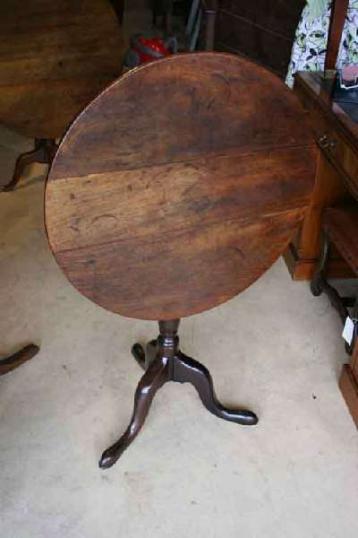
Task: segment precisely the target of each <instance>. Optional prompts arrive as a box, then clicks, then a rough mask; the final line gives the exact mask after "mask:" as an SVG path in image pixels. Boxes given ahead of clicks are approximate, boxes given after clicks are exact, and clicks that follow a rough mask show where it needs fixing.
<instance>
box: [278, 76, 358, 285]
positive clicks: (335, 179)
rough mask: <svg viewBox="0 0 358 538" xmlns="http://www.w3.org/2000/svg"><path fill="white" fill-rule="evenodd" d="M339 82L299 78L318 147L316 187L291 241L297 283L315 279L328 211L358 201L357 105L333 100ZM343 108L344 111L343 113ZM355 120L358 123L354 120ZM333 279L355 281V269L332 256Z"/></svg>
mask: <svg viewBox="0 0 358 538" xmlns="http://www.w3.org/2000/svg"><path fill="white" fill-rule="evenodd" d="M333 83H334V78H332V77H331V78H325V77H324V74H323V73H308V72H305V73H303V72H302V73H298V75H297V76H296V82H295V88H294V89H295V93H296V95H298V96H299V97H300V99H301V102H302V103H303V105H304V107H305V108H306V110H307V111H308V112H309V115H310V120H311V125H312V128H313V131H314V135H315V139H316V142H317V146H318V162H317V173H316V180H315V187H314V191H313V196H312V199H311V203H310V207H309V209H308V212H307V214H306V217H305V219H304V222H303V224H302V227H301V229H300V230H299V232H298V234H297V235H296V237H295V239H294V240H293V241H292V242H291V244H290V246H289V249H288V251H287V252H286V254H285V260H286V263H287V265H288V267H289V270H290V272H291V274H292V276H293V278H294V279H297V280H310V279H311V278H312V276H313V273H314V271H315V267H316V265H317V262H318V259H319V252H320V236H321V229H322V223H321V220H322V212H323V210H324V208H326V207H328V206H332V205H335V204H337V203H339V202H343V201H344V200H346V199H348V198H350V197H351V196H353V197H355V198H357V197H358V123H357V121H358V118H357V117H356V116H355V115H356V114H357V106H356V105H339V104H337V103H335V102H334V101H333V99H332V89H333ZM343 107H344V108H343ZM354 118H355V119H354ZM328 276H330V277H345V276H346V277H350V276H353V273H352V271H351V269H350V268H349V267H348V266H347V264H346V262H344V260H342V257H341V256H338V254H337V253H334V252H333V256H332V258H330V259H329V260H328Z"/></svg>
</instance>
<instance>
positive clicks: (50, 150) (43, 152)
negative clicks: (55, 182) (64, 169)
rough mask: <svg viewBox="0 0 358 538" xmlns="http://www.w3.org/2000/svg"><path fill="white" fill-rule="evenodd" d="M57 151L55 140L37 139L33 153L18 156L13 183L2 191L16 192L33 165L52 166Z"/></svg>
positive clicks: (28, 152)
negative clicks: (15, 189) (26, 171)
mask: <svg viewBox="0 0 358 538" xmlns="http://www.w3.org/2000/svg"><path fill="white" fill-rule="evenodd" d="M56 151H57V144H56V142H55V140H53V139H50V138H35V147H34V149H33V150H31V151H27V152H26V153H22V154H21V155H19V156H18V158H17V160H16V164H15V170H14V174H13V176H12V179H11V181H10V182H9V183H8V184H7V185H5V186H4V187H3V188H2V190H3V191H4V192H9V191H12V190H14V188H15V187H16V185H17V184H18V182H19V181H20V178H21V176H22V174H23V173H24V170H25V168H26V167H27V166H29V165H30V164H32V163H41V164H51V162H52V159H53V158H54V156H55V153H56Z"/></svg>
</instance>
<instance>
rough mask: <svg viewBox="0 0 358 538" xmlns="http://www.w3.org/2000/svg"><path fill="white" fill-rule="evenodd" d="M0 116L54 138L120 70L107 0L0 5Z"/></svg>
mask: <svg viewBox="0 0 358 538" xmlns="http://www.w3.org/2000/svg"><path fill="white" fill-rule="evenodd" d="M0 35H1V42H0V91H1V99H0V121H1V122H2V123H3V124H5V125H7V126H8V127H9V128H11V129H14V130H15V131H18V132H19V133H20V134H22V135H25V136H28V137H30V138H50V139H51V138H52V139H53V138H58V137H61V136H62V134H63V132H64V130H65V128H66V127H67V126H68V124H69V123H70V122H71V121H72V120H73V118H74V117H75V116H76V115H77V114H78V113H79V112H80V111H81V109H82V108H83V107H84V106H85V105H86V104H87V103H88V102H89V101H90V100H91V99H93V98H94V97H95V95H97V93H98V92H99V91H101V90H102V89H103V88H104V87H105V86H107V85H108V83H109V82H111V81H112V80H113V79H115V78H116V77H118V75H119V74H120V72H121V63H122V56H123V52H124V50H123V40H122V37H121V32H120V29H119V25H118V22H117V19H116V17H115V14H114V12H113V10H112V7H111V5H110V3H109V2H108V1H106V0H81V1H80V2H73V1H72V0H61V1H55V2H53V1H52V0H31V1H29V2H24V1H23V0H2V1H1V2H0Z"/></svg>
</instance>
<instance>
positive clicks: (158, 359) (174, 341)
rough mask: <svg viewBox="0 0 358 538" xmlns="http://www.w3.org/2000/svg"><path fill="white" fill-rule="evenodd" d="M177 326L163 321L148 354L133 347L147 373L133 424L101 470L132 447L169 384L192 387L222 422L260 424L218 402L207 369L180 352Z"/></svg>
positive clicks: (107, 453) (102, 461)
mask: <svg viewBox="0 0 358 538" xmlns="http://www.w3.org/2000/svg"><path fill="white" fill-rule="evenodd" d="M178 326H179V320H171V321H161V322H159V328H160V334H159V336H158V338H157V339H156V340H152V341H151V342H149V343H148V344H147V346H146V349H145V350H144V348H143V347H142V346H141V345H140V344H134V346H133V347H132V354H133V356H134V358H135V359H136V361H137V362H138V364H139V365H140V366H141V368H143V369H144V370H145V373H144V375H143V377H142V379H141V380H140V382H139V384H138V387H137V390H136V394H135V398H134V411H133V415H132V419H131V421H130V424H129V426H128V428H127V430H126V431H125V433H124V434H123V435H122V437H120V439H119V440H118V441H117V442H116V443H114V444H113V445H112V446H111V447H110V448H108V449H107V450H105V451H104V453H103V454H102V457H101V459H100V461H99V466H100V467H101V468H102V469H107V468H109V467H111V466H112V465H113V464H114V463H115V462H116V461H117V460H118V458H119V457H120V456H121V455H122V454H123V452H124V451H125V449H126V448H128V446H129V445H130V444H131V443H132V441H133V440H134V438H135V437H136V436H137V434H138V433H139V431H140V429H141V427H142V426H143V424H144V421H145V418H146V416H147V414H148V411H149V408H150V405H151V403H152V400H153V398H154V395H155V393H156V392H157V390H158V389H159V388H160V387H161V386H162V385H163V384H164V383H166V382H167V381H175V382H179V383H185V382H189V383H192V384H193V386H194V387H195V388H196V390H197V391H198V394H199V396H200V399H201V401H202V402H203V404H204V406H205V407H206V409H208V411H210V412H211V413H213V414H214V415H216V416H217V417H219V418H222V419H224V420H229V421H231V422H236V423H238V424H242V425H246V426H252V425H254V424H257V422H258V418H257V416H256V415H255V413H253V412H252V411H248V410H246V409H241V410H240V409H239V410H234V409H228V408H227V407H224V406H223V405H222V404H221V403H220V402H219V401H218V399H217V397H216V394H215V391H214V385H213V381H212V378H211V375H210V372H209V371H208V369H207V368H205V366H203V365H202V364H200V363H199V362H198V361H196V360H194V359H192V358H190V357H187V356H186V355H184V353H182V352H181V351H180V350H179V338H178V336H177V330H178Z"/></svg>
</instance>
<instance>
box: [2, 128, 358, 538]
mask: <svg viewBox="0 0 358 538" xmlns="http://www.w3.org/2000/svg"><path fill="white" fill-rule="evenodd" d="M27 147H29V142H28V141H26V140H24V139H21V138H19V137H17V136H15V135H14V134H12V133H10V132H9V131H6V130H4V129H2V130H1V131H0V177H1V181H2V182H3V183H4V182H5V181H6V180H7V179H8V177H9V175H10V173H11V169H12V166H13V160H14V159H15V157H16V155H17V154H18V152H19V151H21V150H23V149H25V148H27ZM44 171H45V168H44V167H41V166H33V167H32V168H31V169H29V171H28V173H27V175H26V176H25V177H24V180H23V181H22V182H21V184H20V186H19V188H18V190H16V191H15V192H13V193H2V194H0V226H1V251H0V266H1V267H0V271H1V280H0V287H1V290H0V293H1V322H0V335H1V339H0V353H2V354H3V355H5V354H7V353H10V352H11V351H14V350H15V349H16V348H17V347H18V346H20V345H21V344H25V343H28V342H31V341H33V342H35V343H38V344H39V345H40V346H41V351H40V353H39V354H38V355H37V356H36V357H35V358H34V359H32V361H30V362H28V363H27V364H25V365H23V366H22V367H21V368H19V369H18V370H16V371H14V372H12V373H10V374H8V375H7V376H4V377H2V378H1V379H0V414H1V416H0V459H1V462H0V475H1V486H0V487H1V496H0V497H1V498H0V536H1V538H64V537H66V538H113V537H126V538H132V537H133V538H134V537H137V536H141V537H142V538H152V537H156V538H161V537H163V538H164V537H165V538H167V537H172V538H182V537H183V536H186V537H188V538H189V537H190V538H191V537H193V538H194V537H195V538H204V537H205V538H222V537H227V538H236V537H238V536H242V537H244V538H306V537H307V538H308V537H310V538H356V537H357V535H358V518H357V514H358V506H357V503H358V495H357V494H358V434H357V431H356V429H355V427H354V425H353V422H352V420H351V418H350V416H349V414H348V411H347V408H346V406H345V404H344V401H343V399H342V397H341V394H340V392H339V390H338V388H337V376H338V375H339V371H340V368H341V365H342V364H343V362H344V361H345V360H346V359H347V357H346V356H345V354H344V351H343V344H342V340H341V337H340V331H341V329H340V324H339V321H338V318H337V315H336V314H335V312H334V311H332V309H331V308H330V306H329V304H328V302H327V300H326V299H325V298H324V297H322V298H317V299H314V298H313V297H312V296H311V295H310V293H309V290H308V287H307V284H306V283H294V282H292V281H291V280H290V278H289V276H288V273H287V271H286V268H285V266H284V264H283V262H282V260H279V261H278V262H277V263H276V264H275V265H274V266H273V267H272V268H271V269H270V270H269V271H268V272H267V273H266V274H265V275H264V276H263V277H262V278H261V279H260V280H259V281H258V282H256V283H255V284H254V285H253V286H252V287H251V288H250V289H248V290H247V291H245V292H244V293H243V294H241V295H240V296H239V297H237V298H235V299H233V300H232V301H230V302H228V303H226V304H225V305H223V306H220V307H219V308H216V309H213V310H211V311H210V312H206V313H204V314H201V315H198V316H193V317H191V318H188V319H185V320H184V321H183V322H182V327H181V340H182V348H183V350H184V351H185V352H187V353H188V354H192V355H193V356H195V357H197V358H198V359H200V360H201V361H203V362H204V363H205V364H206V365H207V366H208V367H209V368H210V370H211V372H212V374H213V376H214V379H215V384H216V389H217V393H218V395H219V396H220V398H221V399H222V400H223V401H224V402H226V403H231V404H245V405H247V406H250V407H251V408H252V409H253V410H255V411H256V412H257V413H258V414H259V416H260V423H259V424H258V426H256V427H254V428H244V427H241V426H238V425H236V424H232V423H227V422H224V421H221V420H219V419H217V418H216V417H214V416H212V415H210V414H209V413H208V412H207V411H206V410H204V409H203V407H202V405H201V403H200V401H199V399H198V397H197V395H196V393H195V392H194V389H193V388H191V387H190V386H187V385H178V384H173V383H172V384H167V385H166V386H165V387H163V389H162V390H161V391H160V393H158V395H157V397H156V399H155V401H154V403H153V406H152V409H151V412H150V415H149V417H148V420H147V423H146V425H145V427H144V429H143V431H142V433H141V435H140V436H139V437H138V438H137V440H136V441H135V443H134V444H133V446H132V447H131V448H130V449H129V450H128V451H127V452H126V453H125V454H124V455H123V457H122V459H121V460H120V461H119V462H118V464H117V465H116V466H115V467H114V468H112V469H110V470H107V471H101V470H99V468H98V467H97V460H98V457H99V455H100V453H101V451H102V450H103V449H104V448H106V446H107V445H108V444H109V443H110V442H112V441H114V440H115V439H116V437H117V435H118V434H119V433H120V432H121V431H123V429H124V428H125V427H126V425H127V422H128V419H129V416H130V414H131V410H132V400H133V391H134V388H135V386H136V383H137V381H138V379H139V376H140V375H141V372H140V370H139V367H138V366H137V365H136V363H135V362H134V360H133V359H132V358H131V356H130V353H129V349H130V346H131V344H132V343H133V342H134V341H135V340H139V341H145V340H146V339H148V338H151V337H153V336H155V334H156V326H155V324H154V323H151V322H140V321H135V320H130V319H125V318H122V317H119V316H116V315H113V314H111V313H109V312H106V311H104V310H102V309H101V308H99V307H97V306H96V305H94V304H92V303H90V302H89V301H88V300H87V299H85V298H83V297H82V296H80V295H79V293H77V292H76V290H74V289H73V288H72V287H71V285H70V284H69V283H68V282H67V281H66V279H65V277H64V276H63V274H62V273H61V271H60V270H59V268H58V267H57V265H56V263H55V262H54V260H53V258H52V256H51V253H50V252H49V249H48V246H47V243H46V238H45V233H44V226H43V207H42V201H43V186H44V183H43V177H44V175H43V174H44Z"/></svg>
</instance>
